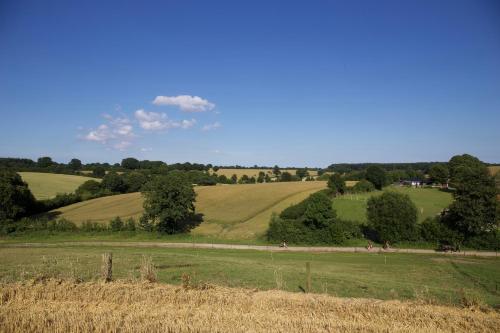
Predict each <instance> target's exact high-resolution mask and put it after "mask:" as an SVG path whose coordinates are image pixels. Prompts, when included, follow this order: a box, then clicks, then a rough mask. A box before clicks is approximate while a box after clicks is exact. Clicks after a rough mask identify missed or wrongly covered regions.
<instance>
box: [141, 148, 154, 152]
mask: <svg viewBox="0 0 500 333" xmlns="http://www.w3.org/2000/svg"><path fill="white" fill-rule="evenodd" d="M141 151H142V152H148V151H153V148H141Z"/></svg>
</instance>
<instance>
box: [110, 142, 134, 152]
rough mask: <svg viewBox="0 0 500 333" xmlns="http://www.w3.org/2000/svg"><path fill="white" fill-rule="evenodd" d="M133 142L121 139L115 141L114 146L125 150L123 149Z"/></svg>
mask: <svg viewBox="0 0 500 333" xmlns="http://www.w3.org/2000/svg"><path fill="white" fill-rule="evenodd" d="M131 144H132V142H130V141H120V142H117V143H115V144H114V145H113V148H115V149H118V150H122V151H123V150H126V149H127V148H128V147H129V146H130V145H131Z"/></svg>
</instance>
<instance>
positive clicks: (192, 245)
mask: <svg viewBox="0 0 500 333" xmlns="http://www.w3.org/2000/svg"><path fill="white" fill-rule="evenodd" d="M61 245H63V246H109V247H113V246H114V247H161V248H173V249H175V248H178V249H189V248H193V249H214V250H256V251H269V252H311V253H324V252H348V253H374V254H377V253H413V254H438V255H445V256H453V257H463V256H472V257H498V252H492V251H473V250H472V251H459V252H440V251H436V250H428V249H398V248H391V249H388V250H384V249H382V248H380V247H374V248H373V249H372V250H370V251H369V250H367V249H366V248H364V247H333V246H289V247H287V248H283V247H279V246H273V245H242V244H215V243H194V242H193V243H167V242H112V241H88V242H57V243H0V247H58V246H61Z"/></svg>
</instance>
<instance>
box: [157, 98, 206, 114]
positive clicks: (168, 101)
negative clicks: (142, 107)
mask: <svg viewBox="0 0 500 333" xmlns="http://www.w3.org/2000/svg"><path fill="white" fill-rule="evenodd" d="M153 104H155V105H174V106H178V107H179V108H180V109H181V110H182V111H184V112H204V111H210V110H213V109H214V108H215V104H213V103H210V102H209V101H207V100H206V99H203V98H201V97H199V96H190V95H179V96H156V98H155V99H154V101H153Z"/></svg>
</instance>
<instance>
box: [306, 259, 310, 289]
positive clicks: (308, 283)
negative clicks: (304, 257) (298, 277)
mask: <svg viewBox="0 0 500 333" xmlns="http://www.w3.org/2000/svg"><path fill="white" fill-rule="evenodd" d="M306 275H307V285H306V286H307V288H306V290H307V292H308V293H310V292H311V263H310V262H309V261H307V262H306Z"/></svg>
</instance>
